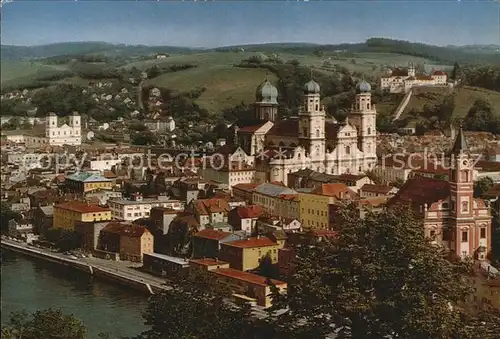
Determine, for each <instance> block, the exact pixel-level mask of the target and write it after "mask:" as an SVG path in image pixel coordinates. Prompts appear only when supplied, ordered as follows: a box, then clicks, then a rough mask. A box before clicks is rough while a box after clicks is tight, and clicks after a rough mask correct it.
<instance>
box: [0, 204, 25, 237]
mask: <svg viewBox="0 0 500 339" xmlns="http://www.w3.org/2000/svg"><path fill="white" fill-rule="evenodd" d="M20 219H21V215H20V214H19V213H16V212H14V211H12V209H11V208H10V205H9V204H8V203H7V202H5V201H1V202H0V223H1V232H2V233H5V232H8V231H9V221H11V220H20Z"/></svg>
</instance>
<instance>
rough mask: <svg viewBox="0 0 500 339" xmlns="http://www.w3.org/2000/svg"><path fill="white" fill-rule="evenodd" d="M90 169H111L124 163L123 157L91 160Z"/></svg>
mask: <svg viewBox="0 0 500 339" xmlns="http://www.w3.org/2000/svg"><path fill="white" fill-rule="evenodd" d="M89 163H90V169H91V170H95V171H101V172H102V171H110V170H111V169H112V168H113V166H118V165H120V164H121V163H122V160H121V159H118V158H117V159H103V160H101V159H95V160H90V161H89Z"/></svg>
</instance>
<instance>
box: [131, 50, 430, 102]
mask: <svg viewBox="0 0 500 339" xmlns="http://www.w3.org/2000/svg"><path fill="white" fill-rule="evenodd" d="M259 55H260V56H262V55H271V53H257V52H205V53H195V54H186V55H174V56H171V57H169V58H167V59H163V60H147V61H139V62H132V63H129V64H127V65H125V66H122V67H123V68H126V69H131V68H132V67H135V68H137V69H140V70H146V69H148V68H151V67H153V66H154V65H158V66H159V67H165V66H169V65H179V64H193V65H197V67H196V68H193V69H189V70H185V71H181V72H175V73H166V74H163V75H161V76H159V77H157V78H154V79H151V80H147V81H146V82H145V86H158V87H164V88H168V89H171V90H174V91H178V92H185V91H190V90H194V89H196V88H200V87H205V88H206V91H205V92H204V93H203V94H202V96H201V98H200V99H198V101H197V103H198V104H199V105H200V106H201V107H204V108H206V109H208V110H209V111H211V112H217V111H220V110H221V109H223V108H226V107H230V106H235V105H237V104H239V103H241V101H245V102H246V103H250V102H253V99H254V92H255V88H256V87H257V85H258V84H259V83H260V82H262V81H263V79H264V78H265V76H266V73H268V75H269V77H270V79H271V80H273V79H274V76H273V75H272V74H271V73H270V72H269V71H267V70H266V69H262V68H240V67H234V65H237V64H239V63H240V62H241V61H242V60H244V59H247V58H249V57H251V56H259ZM277 56H278V57H279V58H280V59H281V60H282V61H283V62H287V61H290V60H297V61H299V62H300V64H301V65H304V66H308V67H314V68H315V69H317V70H320V71H322V72H324V73H326V74H327V75H328V74H332V70H333V68H332V67H333V66H339V67H345V68H347V69H348V70H349V71H351V72H359V73H363V74H366V75H368V76H376V77H378V76H380V75H381V74H382V71H381V68H383V67H386V66H392V65H400V66H405V65H407V64H408V62H410V61H411V62H415V63H424V62H426V63H429V62H430V61H429V60H426V59H423V58H415V57H409V56H406V55H398V54H389V53H366V54H358V55H356V57H353V58H341V59H335V58H331V57H330V56H328V55H324V56H321V57H319V56H315V55H301V54H291V53H279V54H277ZM352 60H354V62H353V61H352ZM325 62H326V64H329V66H326V65H325ZM435 67H439V66H437V65H436V66H435Z"/></svg>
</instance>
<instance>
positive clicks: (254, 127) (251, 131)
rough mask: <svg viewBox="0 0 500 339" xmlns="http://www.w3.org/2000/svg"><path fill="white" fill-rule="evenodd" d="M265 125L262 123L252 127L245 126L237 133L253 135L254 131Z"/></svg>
mask: <svg viewBox="0 0 500 339" xmlns="http://www.w3.org/2000/svg"><path fill="white" fill-rule="evenodd" d="M265 124H266V123H265V122H263V123H260V124H258V125H253V126H245V127H242V128H240V129H238V132H243V133H253V132H255V131H257V130H258V129H259V128H261V127H262V126H264V125H265Z"/></svg>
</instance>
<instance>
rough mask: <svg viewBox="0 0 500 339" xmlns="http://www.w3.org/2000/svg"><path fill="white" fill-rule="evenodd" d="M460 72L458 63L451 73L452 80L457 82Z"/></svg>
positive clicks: (454, 65)
mask: <svg viewBox="0 0 500 339" xmlns="http://www.w3.org/2000/svg"><path fill="white" fill-rule="evenodd" d="M459 71H460V65H459V64H458V62H455V63H454V64H453V70H452V71H451V76H450V78H451V79H452V80H457V77H458V74H459Z"/></svg>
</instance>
